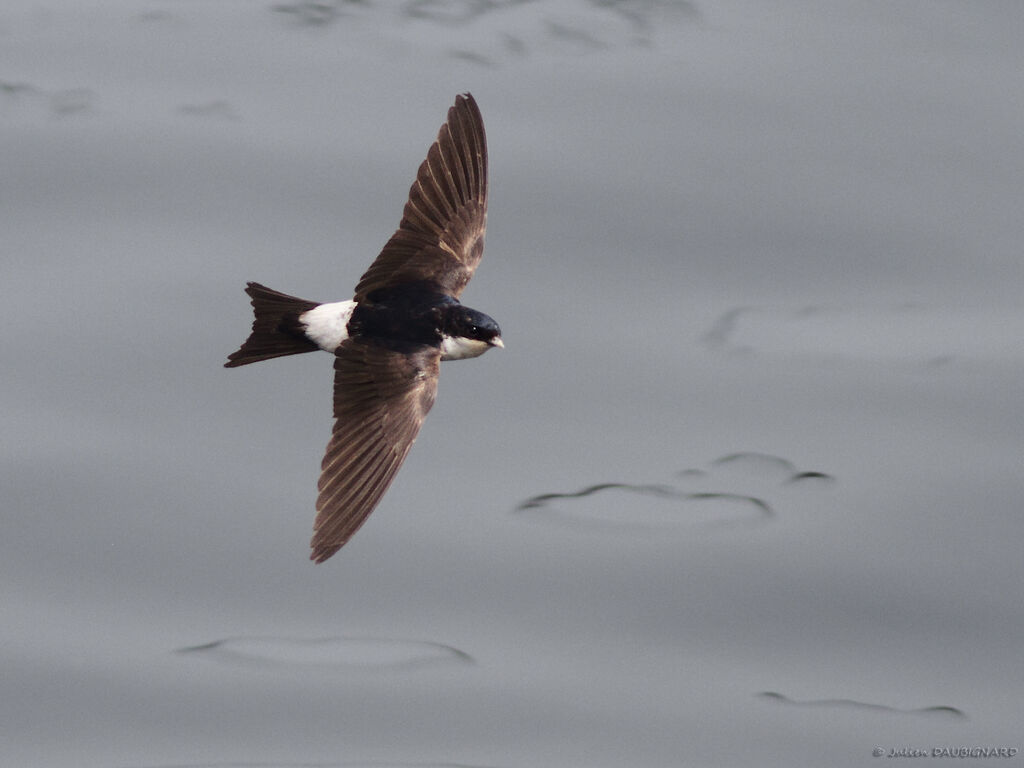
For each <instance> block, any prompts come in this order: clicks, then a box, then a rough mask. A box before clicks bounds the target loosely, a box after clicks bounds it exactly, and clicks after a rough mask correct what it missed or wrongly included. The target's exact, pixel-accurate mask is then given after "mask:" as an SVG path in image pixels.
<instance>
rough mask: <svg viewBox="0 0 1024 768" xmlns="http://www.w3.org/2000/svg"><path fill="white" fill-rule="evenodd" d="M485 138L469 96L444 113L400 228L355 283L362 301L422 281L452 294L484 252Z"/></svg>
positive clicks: (480, 122) (465, 96)
mask: <svg viewBox="0 0 1024 768" xmlns="http://www.w3.org/2000/svg"><path fill="white" fill-rule="evenodd" d="M486 228H487V138H486V135H485V134H484V123H483V118H482V117H481V115H480V109H479V107H477V104H476V101H474V99H473V97H472V96H470V95H469V94H468V93H467V94H464V95H462V96H459V97H458V98H457V99H456V100H455V105H454V106H453V107H452V108H451V109H449V110H448V119H447V121H446V122H445V124H444V125H442V126H441V130H440V131H439V132H438V135H437V140H436V141H435V142H434V143H433V145H431V147H430V150H429V151H428V152H427V157H426V159H425V160H424V161H423V163H422V164H421V165H420V167H419V171H418V172H417V174H416V181H415V182H414V183H413V185H412V187H411V188H410V190H409V200H408V202H407V203H406V205H405V210H404V212H403V214H402V221H401V223H400V224H399V226H398V230H397V231H396V232H395V234H394V235H392V237H391V239H390V240H388V242H387V244H386V245H385V246H384V248H383V250H382V251H381V252H380V255H379V256H378V257H377V258H376V260H375V261H374V262H373V264H371V265H370V268H369V269H368V270H367V271H366V273H365V274H364V275H363V276H362V278H361V279H360V281H359V284H358V285H357V286H356V291H355V299H356V301H362V300H363V299H365V298H366V296H367V295H368V294H370V293H372V292H373V291H375V290H378V289H380V288H387V287H391V286H394V285H399V284H401V283H408V282H428V283H433V284H435V285H436V286H437V287H438V288H440V289H441V290H442V291H443V292H445V293H447V294H449V295H451V296H454V297H455V298H458V297H459V295H460V294H461V293H462V290H463V289H464V288H465V287H466V284H467V283H468V282H469V280H470V278H471V277H472V276H473V272H474V271H475V270H476V267H477V265H478V264H479V263H480V259H481V257H482V256H483V251H484V232H485V230H486Z"/></svg>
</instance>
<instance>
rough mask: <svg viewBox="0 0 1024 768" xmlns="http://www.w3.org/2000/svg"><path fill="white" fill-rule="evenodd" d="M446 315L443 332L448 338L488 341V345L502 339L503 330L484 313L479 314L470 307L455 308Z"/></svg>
mask: <svg viewBox="0 0 1024 768" xmlns="http://www.w3.org/2000/svg"><path fill="white" fill-rule="evenodd" d="M445 314H446V315H447V316H446V317H445V322H444V327H443V328H442V329H441V331H442V332H443V333H444V334H445V335H446V336H453V337H459V338H463V339H474V340H475V341H486V342H487V343H488V344H490V343H491V341H492V340H493V339H500V338H501V328H499V327H498V324H497V323H496V322H494V319H493V318H491V317H488V316H487V315H485V314H484V313H483V312H477V311H476V310H475V309H470V308H469V307H463V306H454V307H451V308H450V309H449V310H448V312H446V313H445Z"/></svg>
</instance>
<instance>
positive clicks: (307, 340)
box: [225, 93, 505, 563]
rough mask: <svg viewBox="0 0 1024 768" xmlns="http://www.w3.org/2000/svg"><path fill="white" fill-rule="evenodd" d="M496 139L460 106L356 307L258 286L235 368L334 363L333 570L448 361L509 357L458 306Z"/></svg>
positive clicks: (415, 429)
mask: <svg viewBox="0 0 1024 768" xmlns="http://www.w3.org/2000/svg"><path fill="white" fill-rule="evenodd" d="M486 224H487V141H486V138H485V136H484V124H483V118H482V117H481V116H480V110H479V108H478V107H477V105H476V101H474V99H473V97H472V96H471V95H469V94H468V93H467V94H464V95H461V96H459V97H457V98H456V100H455V105H454V106H453V107H452V108H451V109H449V110H448V119H447V120H446V121H445V124H444V125H442V126H441V130H440V132H439V133H438V136H437V140H436V141H435V142H434V144H433V145H432V146H431V147H430V150H429V151H428V152H427V159H426V160H424V161H423V163H422V164H421V165H420V167H419V171H418V172H417V174H416V181H415V182H414V183H413V185H412V188H411V189H410V190H409V200H408V202H407V203H406V204H405V210H404V211H403V213H402V220H401V223H400V224H399V225H398V230H397V231H396V232H395V234H393V235H392V236H391V239H390V240H388V242H387V244H385V246H384V248H383V250H382V251H381V252H380V255H379V256H377V258H376V259H375V260H374V262H373V263H372V264H371V265H370V268H369V269H368V270H366V273H365V274H364V275H363V276H362V278H360V280H359V283H358V284H357V285H356V289H355V296H354V297H353V298H352V300H350V301H336V302H331V303H326V304H320V303H318V302H315V301H306V300H305V299H299V298H296V297H294V296H289V295H287V294H284V293H279V292H277V291H274V290H271V289H270V288H267V287H265V286H262V285H260V284H259V283H249V284H248V285H247V287H246V289H245V292H246V293H248V294H249V296H250V297H251V299H252V307H253V311H254V313H255V320H254V321H253V324H252V334H251V335H250V336H249V338H248V339H247V340H246V342H245V343H244V344H243V345H242V346H241V348H240V349H239V350H238V351H237V352H234V353H233V354H231V355H229V356H228V362H227V363H225V367H227V368H234V367H237V366H240V365H248V364H249V363H256V362H259V361H260V360H269V359H271V358H274V357H283V356H285V355H296V354H300V353H303V352H313V351H315V350H318V349H319V350H323V351H325V352H330V353H331V354H333V355H334V429H333V431H332V433H331V439H330V442H329V443H328V444H327V451H326V453H325V454H324V458H323V462H322V464H321V470H320V481H319V484H318V489H319V496H318V498H317V502H316V511H317V514H316V521H315V522H314V524H313V531H314V533H313V540H312V543H311V547H312V550H313V551H312V554H311V555H310V559H311V560H313V561H314V562H317V563H322V562H323V561H324V560H326V559H327V558H329V557H330V556H331V555H333V554H334V553H335V552H337V551H338V550H339V549H341V547H342V546H344V544H345V543H346V542H347V541H348V540H349V539H350V538H352V535H353V534H354V533H355V532H356V531H357V530H358V529H359V527H360V526H361V525H362V524H363V523H364V522H365V521H366V518H367V517H368V516H369V514H370V513H371V512H372V511H373V510H374V508H375V507H376V506H377V504H378V502H380V500H381V497H382V496H383V495H384V493H385V491H387V489H388V486H390V485H391V481H392V480H394V478H395V475H396V474H397V472H398V469H399V468H400V467H401V466H402V462H403V461H405V457H406V456H407V455H408V453H409V449H410V448H411V447H412V444H413V442H414V441H415V440H416V435H417V434H418V433H419V431H420V427H421V426H422V425H423V419H424V418H425V417H426V415H427V412H428V411H429V410H430V408H431V406H432V405H433V404H434V398H435V396H436V394H437V377H438V372H439V368H440V362H441V361H442V360H462V359H466V358H470V357H478V356H480V355H482V354H483V353H484V352H486V351H487V350H488V349H490V348H491V347H504V346H505V345H504V343H503V342H502V339H501V329H500V328H499V327H498V324H497V323H496V322H495V321H494V320H493V319H491V318H490V317H488V316H487V315H485V314H483V313H482V312H477V311H476V310H474V309H470V308H469V307H466V306H463V305H462V304H460V303H459V296H460V295H461V294H462V291H463V289H464V288H465V287H466V284H467V283H468V282H469V279H470V278H471V277H472V276H473V272H474V271H475V270H476V267H477V265H478V264H479V263H480V258H481V256H482V255H483V251H484V229H485V228H486Z"/></svg>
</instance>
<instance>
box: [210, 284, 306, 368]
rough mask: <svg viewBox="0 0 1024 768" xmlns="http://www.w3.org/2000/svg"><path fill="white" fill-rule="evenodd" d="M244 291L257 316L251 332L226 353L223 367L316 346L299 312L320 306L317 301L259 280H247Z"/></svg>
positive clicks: (266, 358)
mask: <svg viewBox="0 0 1024 768" xmlns="http://www.w3.org/2000/svg"><path fill="white" fill-rule="evenodd" d="M245 292H246V293H248V294H249V296H250V297H251V298H252V309H253V313H254V314H255V316H256V317H255V319H254V320H253V322H252V333H251V334H250V335H249V338H248V339H246V341H245V343H244V344H243V345H242V346H241V347H240V348H239V350H238V351H237V352H233V353H232V354H230V355H228V361H227V362H226V363H224V367H225V368H236V367H238V366H239V365H248V364H249V363H258V362H259V361H260V360H269V359H271V358H272V357H283V356H284V355H297V354H300V353H302V352H312V351H314V350H316V349H318V347H317V345H316V344H315V343H314V342H312V341H310V340H309V338H307V337H306V334H305V333H304V330H303V328H302V324H301V323H300V322H299V315H301V314H302V313H303V312H307V311H309V310H310V309H312V308H313V307H316V306H319V304H318V303H317V302H315V301H306V300H305V299H297V298H295V297H294V296H289V295H288V294H286V293H279V292H278V291H274V290H271V289H270V288H267V287H266V286H263V285H260V284H259V283H248V284H247V285H246V288H245Z"/></svg>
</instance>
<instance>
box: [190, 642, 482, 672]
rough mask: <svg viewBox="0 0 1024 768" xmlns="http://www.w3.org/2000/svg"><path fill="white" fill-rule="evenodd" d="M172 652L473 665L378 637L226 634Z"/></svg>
mask: <svg viewBox="0 0 1024 768" xmlns="http://www.w3.org/2000/svg"><path fill="white" fill-rule="evenodd" d="M175 652H176V653H180V654H198V655H201V656H203V657H206V658H210V659H213V660H215V661H219V662H224V663H233V664H245V665H254V666H260V667H281V666H289V667H318V668H324V667H339V668H349V669H383V668H398V667H402V668H407V667H418V666H426V665H433V664H443V663H462V664H472V663H473V657H472V656H470V655H469V654H468V653H466V652H465V651H460V650H459V649H458V648H454V647H452V646H450V645H444V644H442V643H433V642H429V641H421V640H394V639H388V638H379V637H323V638H293V637H229V638H225V639H223V640H215V641H214V642H212V643H204V644H202V645H194V646H190V647H188V648H179V649H178V650H177V651H175Z"/></svg>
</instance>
